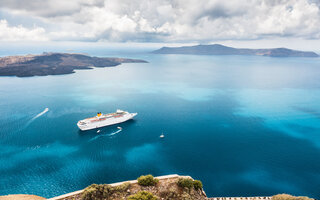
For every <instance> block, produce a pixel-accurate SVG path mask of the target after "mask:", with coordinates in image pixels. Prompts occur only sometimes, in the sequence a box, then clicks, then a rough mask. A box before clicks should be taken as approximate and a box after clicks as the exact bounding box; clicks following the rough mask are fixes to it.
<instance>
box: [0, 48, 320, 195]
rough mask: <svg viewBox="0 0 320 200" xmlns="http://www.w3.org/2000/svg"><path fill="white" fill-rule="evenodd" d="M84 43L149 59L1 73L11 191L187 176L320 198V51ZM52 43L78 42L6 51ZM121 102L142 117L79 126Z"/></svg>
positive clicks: (212, 186) (246, 190)
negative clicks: (50, 72)
mask: <svg viewBox="0 0 320 200" xmlns="http://www.w3.org/2000/svg"><path fill="white" fill-rule="evenodd" d="M73 48H74V49H72V50H68V51H70V52H82V53H87V54H88V55H91V56H103V57H125V58H137V59H144V60H146V61H148V63H125V64H121V65H119V66H116V67H106V68H94V69H92V70H77V71H76V73H73V74H68V75H58V76H43V77H27V78H18V77H0V195H7V194H34V195H39V196H43V197H46V198H49V197H54V196H57V195H62V194H65V193H69V192H73V191H76V190H80V189H83V188H85V187H87V186H88V185H90V184H92V183H114V182H119V181H126V180H133V179H136V178H137V177H139V176H140V175H146V174H152V175H154V176H160V175H168V174H179V175H189V176H192V177H193V178H194V179H198V180H201V181H202V182H203V185H204V190H205V192H206V194H207V195H208V196H210V197H221V196H237V197H241V196H270V195H275V194H279V193H289V194H292V195H303V196H309V197H313V198H319V197H320V190H319V188H320V58H277V57H264V56H206V55H158V54H152V53H150V51H152V50H155V49H152V48H150V47H148V48H144V47H141V46H140V47H137V48H134V47H130V48H129V49H127V48H124V47H113V48H109V47H108V46H99V47H97V48H93V47H88V46H84V47H82V46H81V45H79V46H76V47H73ZM43 51H60V52H61V51H66V50H65V49H63V48H62V47H59V48H55V47H54V46H49V47H46V46H38V47H34V48H25V47H22V48H18V47H12V48H7V49H5V48H4V49H1V51H0V55H1V56H5V55H15V54H28V53H42V52H43ZM116 109H122V110H126V111H129V112H137V113H138V115H137V116H136V117H135V119H134V120H131V121H127V122H125V123H122V124H120V125H115V126H110V127H105V128H100V129H98V130H100V131H98V130H91V131H80V130H79V129H78V127H77V125H76V124H77V122H78V121H79V120H81V119H84V118H88V117H91V116H95V115H96V113H97V112H103V113H110V112H114V111H116ZM118 126H120V127H121V128H122V130H121V131H119V129H118V128H117V127H118ZM98 132H99V133H98ZM162 133H163V134H164V136H165V137H164V138H160V137H159V136H160V135H161V134H162Z"/></svg>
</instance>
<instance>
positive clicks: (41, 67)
mask: <svg viewBox="0 0 320 200" xmlns="http://www.w3.org/2000/svg"><path fill="white" fill-rule="evenodd" d="M146 62H147V61H144V60H139V59H127V58H106V57H91V56H88V55H84V54H75V53H72V54H71V53H43V54H41V55H26V56H7V57H2V58H0V76H17V77H29V76H47V75H61V74H71V73H74V72H75V71H74V70H76V69H92V68H93V67H113V66H117V65H120V64H121V63H146Z"/></svg>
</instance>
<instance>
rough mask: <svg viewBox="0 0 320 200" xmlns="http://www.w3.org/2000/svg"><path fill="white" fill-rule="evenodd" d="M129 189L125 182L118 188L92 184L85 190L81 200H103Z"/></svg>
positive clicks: (128, 184)
mask: <svg viewBox="0 0 320 200" xmlns="http://www.w3.org/2000/svg"><path fill="white" fill-rule="evenodd" d="M129 187H130V183H128V182H126V183H123V184H121V185H118V186H114V187H112V186H110V185H108V184H99V185H98V184H92V185H90V186H89V187H87V188H85V189H84V191H83V193H82V196H81V199H82V200H103V199H109V198H111V196H112V195H113V194H115V193H117V194H121V193H123V192H126V191H127V189H128V188H129Z"/></svg>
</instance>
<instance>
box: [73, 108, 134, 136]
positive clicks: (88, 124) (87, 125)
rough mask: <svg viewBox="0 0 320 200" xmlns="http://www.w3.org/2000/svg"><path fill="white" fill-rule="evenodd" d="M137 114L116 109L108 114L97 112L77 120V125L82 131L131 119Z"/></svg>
mask: <svg viewBox="0 0 320 200" xmlns="http://www.w3.org/2000/svg"><path fill="white" fill-rule="evenodd" d="M137 114H138V113H129V112H127V111H123V110H117V112H115V113H109V114H102V113H98V114H97V116H95V117H91V118H87V119H83V120H80V121H78V123H77V125H78V127H79V128H80V129H81V130H82V131H85V130H90V129H95V128H100V127H104V126H110V125H113V124H119V123H122V122H125V121H128V120H129V119H132V118H133V117H134V116H136V115H137Z"/></svg>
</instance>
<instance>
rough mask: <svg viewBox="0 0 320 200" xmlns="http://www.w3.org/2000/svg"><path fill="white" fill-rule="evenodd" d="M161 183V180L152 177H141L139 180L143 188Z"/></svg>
mask: <svg viewBox="0 0 320 200" xmlns="http://www.w3.org/2000/svg"><path fill="white" fill-rule="evenodd" d="M158 183H159V180H158V179H156V178H154V177H153V176H152V175H150V174H149V175H146V176H140V177H139V178H138V184H139V185H141V186H155V185H157V184H158Z"/></svg>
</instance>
